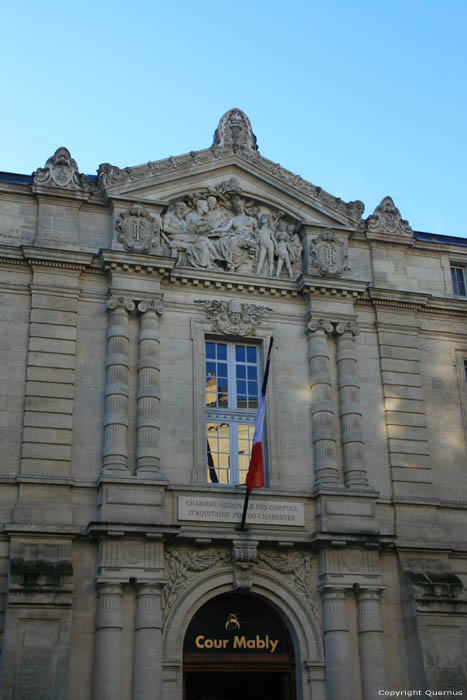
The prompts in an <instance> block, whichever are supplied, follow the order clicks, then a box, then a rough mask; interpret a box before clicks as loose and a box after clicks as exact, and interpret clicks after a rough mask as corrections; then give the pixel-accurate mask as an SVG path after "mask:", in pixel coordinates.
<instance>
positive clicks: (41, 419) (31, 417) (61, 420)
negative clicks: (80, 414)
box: [24, 411, 73, 429]
mask: <svg viewBox="0 0 467 700" xmlns="http://www.w3.org/2000/svg"><path fill="white" fill-rule="evenodd" d="M24 425H25V427H39V428H69V429H71V428H72V426H73V418H72V416H71V415H67V414H64V413H63V414H62V413H42V412H41V411H26V413H25V414H24Z"/></svg>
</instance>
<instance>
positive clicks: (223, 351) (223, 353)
mask: <svg viewBox="0 0 467 700" xmlns="http://www.w3.org/2000/svg"><path fill="white" fill-rule="evenodd" d="M217 359H218V360H226V359H227V345H223V344H222V343H217Z"/></svg>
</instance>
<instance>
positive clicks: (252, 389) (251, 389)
mask: <svg viewBox="0 0 467 700" xmlns="http://www.w3.org/2000/svg"><path fill="white" fill-rule="evenodd" d="M248 396H253V397H254V398H256V397H257V396H258V383H257V382H248Z"/></svg>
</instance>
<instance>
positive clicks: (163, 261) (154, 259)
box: [98, 249, 175, 276]
mask: <svg viewBox="0 0 467 700" xmlns="http://www.w3.org/2000/svg"><path fill="white" fill-rule="evenodd" d="M98 260H99V263H100V265H101V267H102V268H103V269H104V270H122V271H124V272H130V271H131V272H143V273H147V274H153V273H154V272H158V273H159V274H160V275H162V276H163V275H166V274H167V273H168V272H169V271H170V270H171V269H172V268H173V266H174V264H175V260H174V258H171V257H167V256H163V255H146V254H140V253H128V252H127V251H119V250H103V249H101V250H100V251H99V254H98Z"/></svg>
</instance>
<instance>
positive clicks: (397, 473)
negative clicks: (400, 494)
mask: <svg viewBox="0 0 467 700" xmlns="http://www.w3.org/2000/svg"><path fill="white" fill-rule="evenodd" d="M392 478H393V480H394V481H410V482H415V481H416V482H418V483H424V484H431V470H430V469H417V468H416V467H414V468H413V469H411V468H410V467H393V469H392Z"/></svg>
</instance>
